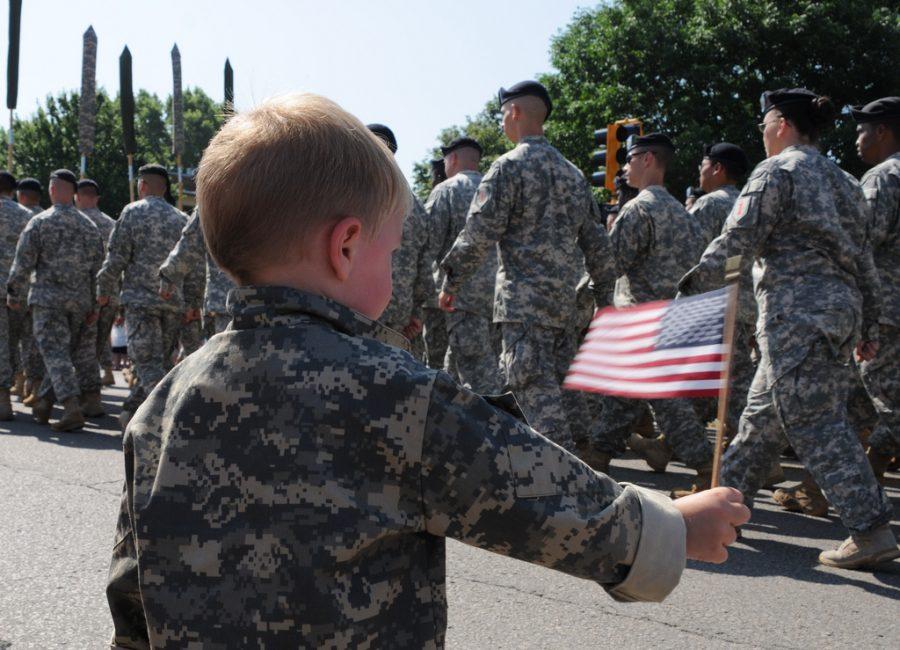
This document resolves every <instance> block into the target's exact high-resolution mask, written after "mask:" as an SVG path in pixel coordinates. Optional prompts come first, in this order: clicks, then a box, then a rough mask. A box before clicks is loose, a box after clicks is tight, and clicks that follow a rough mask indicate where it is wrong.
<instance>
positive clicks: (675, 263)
mask: <svg viewBox="0 0 900 650" xmlns="http://www.w3.org/2000/svg"><path fill="white" fill-rule="evenodd" d="M609 238H610V240H611V241H612V247H613V251H614V252H615V254H616V262H617V263H618V268H619V274H620V275H621V276H624V278H625V280H624V281H620V282H619V286H617V287H616V306H617V307H626V306H628V305H633V304H636V303H641V302H647V301H650V300H668V299H670V298H674V297H675V294H676V293H677V287H678V280H680V279H681V276H683V275H684V274H685V272H686V271H687V270H688V269H690V268H691V266H693V265H694V264H695V263H696V262H697V260H698V259H700V255H701V253H703V246H704V242H703V241H702V239H701V235H700V230H699V228H697V227H696V225H695V222H694V220H693V219H691V216H690V215H689V214H688V213H687V210H685V209H684V206H683V205H681V203H679V202H678V200H677V199H676V198H675V197H674V196H672V195H671V194H669V193H668V192H667V191H666V189H665V188H664V187H662V186H660V185H652V186H650V187H647V188H645V189H643V190H642V191H641V192H640V193H639V194H638V195H637V196H636V197H635V198H634V199H632V200H631V201H629V202H628V204H627V205H626V206H625V207H624V208H622V210H621V211H620V212H619V217H618V218H617V219H616V222H615V224H613V227H612V230H611V231H610V233H609Z"/></svg>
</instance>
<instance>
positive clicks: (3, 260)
mask: <svg viewBox="0 0 900 650" xmlns="http://www.w3.org/2000/svg"><path fill="white" fill-rule="evenodd" d="M32 216H33V215H32V214H31V211H30V210H29V209H28V208H23V207H22V206H21V205H19V204H18V203H16V202H15V201H13V200H12V199H10V198H7V197H5V196H0V273H3V277H4V278H7V277H9V269H10V267H11V266H12V263H13V259H14V258H15V257H16V244H18V243H19V235H21V234H22V231H23V230H25V226H27V225H28V222H29V221H31V217H32ZM4 304H5V301H4Z"/></svg>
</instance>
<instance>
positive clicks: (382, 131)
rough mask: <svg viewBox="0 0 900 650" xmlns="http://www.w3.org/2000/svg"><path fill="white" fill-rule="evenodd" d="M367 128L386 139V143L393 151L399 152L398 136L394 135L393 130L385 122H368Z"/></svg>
mask: <svg viewBox="0 0 900 650" xmlns="http://www.w3.org/2000/svg"><path fill="white" fill-rule="evenodd" d="M366 128H367V129H369V131H371V132H372V133H374V134H375V135H377V136H378V137H379V138H381V139H382V140H384V143H385V144H386V145H387V147H388V149H390V150H391V153H397V138H396V137H394V132H393V131H391V130H390V129H389V128H388V127H386V126H385V125H384V124H378V123H377V122H375V123H372V124H366Z"/></svg>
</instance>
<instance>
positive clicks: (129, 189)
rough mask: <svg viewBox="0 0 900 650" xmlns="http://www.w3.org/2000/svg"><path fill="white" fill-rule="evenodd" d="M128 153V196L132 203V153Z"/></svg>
mask: <svg viewBox="0 0 900 650" xmlns="http://www.w3.org/2000/svg"><path fill="white" fill-rule="evenodd" d="M127 155H128V198H129V200H130V201H131V203H134V154H131V153H130V154H127Z"/></svg>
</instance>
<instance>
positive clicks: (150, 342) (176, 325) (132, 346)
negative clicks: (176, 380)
mask: <svg viewBox="0 0 900 650" xmlns="http://www.w3.org/2000/svg"><path fill="white" fill-rule="evenodd" d="M181 318H182V314H181V312H177V311H172V310H171V309H168V308H160V307H144V306H142V305H135V306H130V307H127V308H126V309H125V328H126V329H127V331H128V358H129V359H131V362H132V364H133V366H134V372H135V374H136V375H137V379H138V381H137V383H136V384H135V385H134V386H133V387H132V389H131V392H130V393H129V394H128V397H127V398H126V399H125V401H124V402H123V403H122V409H123V410H125V411H129V412H131V413H134V411H136V410H137V408H138V406H140V405H141V403H142V402H143V401H144V400H145V399H146V397H147V395H149V394H150V391H152V390H153V388H154V386H156V384H158V383H159V380H160V379H162V378H163V377H164V376H165V374H166V373H167V372H168V371H169V370H170V369H171V368H172V356H173V355H174V354H175V352H176V346H177V345H178V337H179V335H180V334H181Z"/></svg>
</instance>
